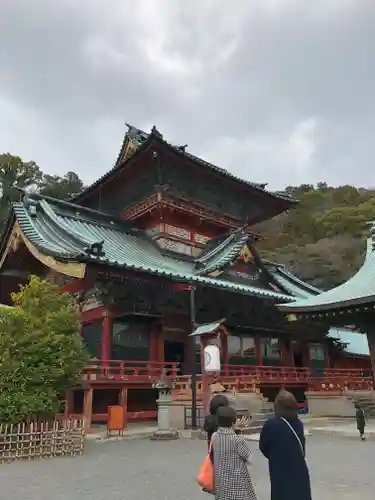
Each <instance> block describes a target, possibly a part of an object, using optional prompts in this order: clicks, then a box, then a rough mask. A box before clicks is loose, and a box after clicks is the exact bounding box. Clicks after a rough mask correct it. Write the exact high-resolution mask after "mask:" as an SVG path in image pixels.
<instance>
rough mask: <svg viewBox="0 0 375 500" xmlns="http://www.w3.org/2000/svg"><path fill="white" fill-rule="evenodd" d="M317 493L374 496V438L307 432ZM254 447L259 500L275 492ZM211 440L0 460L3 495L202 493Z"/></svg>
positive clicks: (41, 499) (151, 498)
mask: <svg viewBox="0 0 375 500" xmlns="http://www.w3.org/2000/svg"><path fill="white" fill-rule="evenodd" d="M307 445H308V462H309V465H310V470H311V476H312V483H313V498H314V499H316V500H320V499H327V500H373V499H374V491H375V474H374V471H373V464H374V456H375V442H374V441H368V442H365V443H363V442H360V441H358V440H348V439H342V438H335V437H333V438H330V439H327V438H326V437H321V436H311V437H310V438H308V442H307ZM257 446H258V445H257V443H251V447H252V449H253V450H254V456H253V465H252V466H251V468H250V470H251V474H252V477H253V481H254V485H255V487H256V489H257V493H258V498H259V500H269V498H270V497H269V484H268V470H267V463H266V461H265V460H264V458H263V457H262V456H261V455H260V453H259V452H258V451H257ZM205 452H206V446H205V442H202V441H193V440H180V441H173V442H164V443H163V442H151V441H148V440H141V439H135V440H129V441H107V442H100V441H88V442H87V449H86V453H85V455H84V456H83V457H77V458H57V459H52V460H38V461H34V462H17V463H16V462H14V463H11V464H5V465H1V466H0V484H1V495H0V498H1V499H4V500H51V499H52V500H141V499H142V500H199V499H202V500H204V499H208V496H207V495H205V494H203V493H201V492H200V491H199V489H198V487H197V486H196V484H195V474H196V472H197V468H198V465H199V463H200V462H201V460H202V458H203V456H204V454H205Z"/></svg>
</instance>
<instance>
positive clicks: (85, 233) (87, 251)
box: [13, 195, 290, 301]
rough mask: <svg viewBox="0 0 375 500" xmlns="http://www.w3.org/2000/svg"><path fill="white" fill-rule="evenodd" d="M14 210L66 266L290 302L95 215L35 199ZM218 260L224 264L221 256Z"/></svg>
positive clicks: (34, 239) (29, 233)
mask: <svg viewBox="0 0 375 500" xmlns="http://www.w3.org/2000/svg"><path fill="white" fill-rule="evenodd" d="M13 211H14V214H15V216H16V218H17V220H18V222H19V224H20V227H21V229H22V231H23V233H24V234H25V236H26V237H27V238H28V239H29V240H30V242H31V243H32V244H33V245H35V247H36V248H37V249H38V250H40V251H41V252H43V253H45V254H47V255H51V256H53V257H55V258H57V259H59V260H62V261H76V262H91V263H95V264H106V265H109V266H113V267H118V268H124V269H129V270H134V271H143V272H147V273H151V274H154V275H159V276H165V277H168V278H170V279H172V280H175V281H180V282H188V283H193V284H194V283H196V284H201V285H205V286H211V287H215V288H222V289H226V290H228V291H233V292H237V293H242V294H246V295H252V296H257V297H264V298H272V299H274V300H278V301H287V300H290V297H289V296H288V295H286V294H283V293H278V292H274V291H272V290H267V289H265V288H259V287H254V286H251V285H247V284H243V283H236V282H233V281H227V280H224V279H220V278H212V277H209V276H202V275H201V273H202V267H201V264H198V262H196V261H194V260H188V259H187V258H184V257H183V256H177V255H176V256H171V255H169V254H168V255H167V254H165V253H163V252H162V250H161V249H160V248H159V247H158V246H157V244H156V243H155V242H154V241H153V240H152V239H151V238H150V237H149V236H148V235H147V234H146V233H145V232H144V231H141V230H137V229H134V228H132V227H131V226H130V225H129V223H127V222H126V221H121V220H117V219H114V218H112V217H111V216H109V215H107V214H104V213H101V212H97V211H95V210H90V209H87V208H84V207H81V206H79V205H74V204H72V203H67V202H62V201H59V200H54V199H51V198H47V197H41V196H39V195H33V196H32V197H31V198H27V197H25V199H24V201H22V202H18V203H14V204H13ZM232 243H234V241H233V242H232ZM230 247H231V245H230V244H229V243H228V242H227V244H226V245H224V247H223V249H222V250H223V251H224V254H225V256H226V252H227V251H229V248H230ZM216 257H218V259H219V260H220V258H221V257H220V252H219V251H218V252H217V254H216ZM223 257H224V256H223ZM225 258H226V257H225Z"/></svg>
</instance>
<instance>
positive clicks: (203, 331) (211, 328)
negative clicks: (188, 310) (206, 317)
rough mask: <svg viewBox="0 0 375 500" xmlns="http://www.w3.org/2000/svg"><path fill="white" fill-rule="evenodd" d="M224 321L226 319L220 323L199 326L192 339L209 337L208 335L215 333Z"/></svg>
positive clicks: (191, 335) (192, 334)
mask: <svg viewBox="0 0 375 500" xmlns="http://www.w3.org/2000/svg"><path fill="white" fill-rule="evenodd" d="M224 321H225V320H224V319H221V320H219V321H214V322H213V323H204V324H202V325H198V326H197V327H196V328H195V329H194V331H193V332H192V333H191V334H190V337H201V336H202V335H207V334H208V333H214V332H215V331H216V330H217V329H218V328H219V327H220V326H221V325H222V324H223V322H224Z"/></svg>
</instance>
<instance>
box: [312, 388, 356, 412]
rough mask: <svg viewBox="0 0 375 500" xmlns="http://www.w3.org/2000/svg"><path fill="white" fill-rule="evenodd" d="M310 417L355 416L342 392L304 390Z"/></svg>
mask: <svg viewBox="0 0 375 500" xmlns="http://www.w3.org/2000/svg"><path fill="white" fill-rule="evenodd" d="M306 399H307V402H308V405H309V416H311V417H355V408H354V405H353V403H352V401H350V399H349V398H348V394H346V393H343V392H339V391H338V392H328V391H311V392H306Z"/></svg>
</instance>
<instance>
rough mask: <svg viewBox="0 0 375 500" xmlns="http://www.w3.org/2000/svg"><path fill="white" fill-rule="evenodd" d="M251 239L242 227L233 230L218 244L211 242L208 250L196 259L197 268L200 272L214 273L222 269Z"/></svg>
mask: <svg viewBox="0 0 375 500" xmlns="http://www.w3.org/2000/svg"><path fill="white" fill-rule="evenodd" d="M248 239H249V237H248V235H247V234H246V233H244V232H243V231H242V230H241V229H239V230H237V231H233V233H231V234H230V235H229V236H227V237H226V238H225V239H224V240H222V241H220V242H214V243H216V244H212V243H209V244H208V245H207V250H203V252H202V254H201V255H200V256H199V257H198V258H196V259H195V262H196V268H197V270H198V272H199V273H200V274H207V273H212V272H213V271H216V270H218V269H222V268H223V267H225V266H226V265H227V264H229V263H230V262H232V261H233V260H234V259H236V258H237V257H238V255H239V253H240V252H241V250H242V248H243V247H244V245H245V244H246V242H247V240H248Z"/></svg>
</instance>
